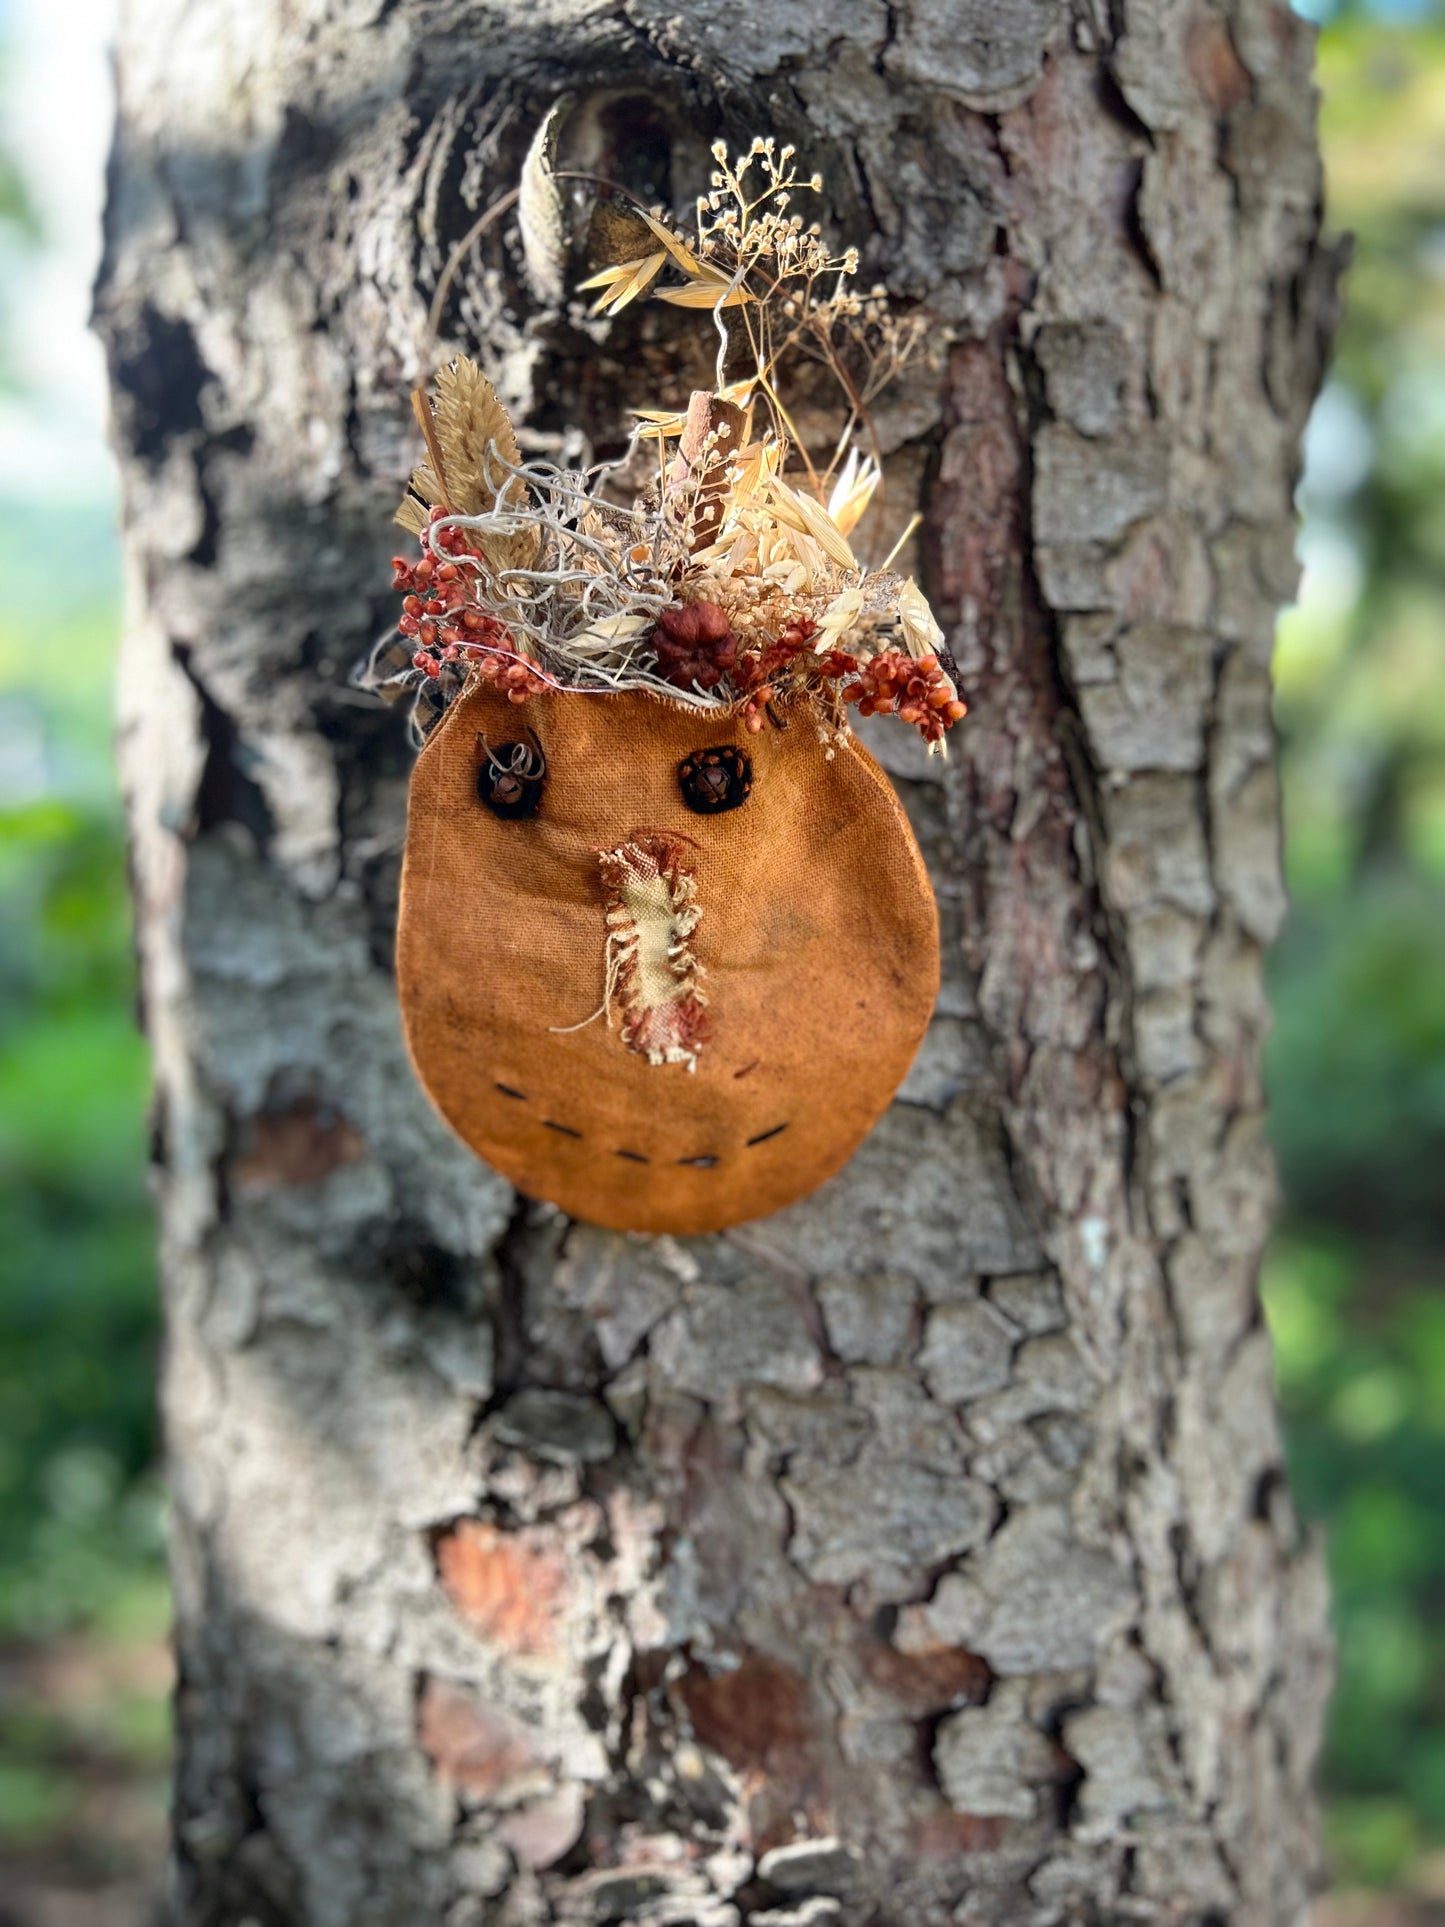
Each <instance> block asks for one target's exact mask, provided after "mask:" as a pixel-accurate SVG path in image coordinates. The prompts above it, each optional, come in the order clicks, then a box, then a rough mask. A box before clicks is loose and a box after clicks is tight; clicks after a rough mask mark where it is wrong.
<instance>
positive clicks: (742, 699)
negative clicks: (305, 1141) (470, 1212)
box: [374, 143, 964, 1233]
mask: <svg viewBox="0 0 1445 1927" xmlns="http://www.w3.org/2000/svg"><path fill="white" fill-rule="evenodd" d="M717 152H718V160H719V173H718V174H717V175H715V176H714V194H713V196H712V198H711V202H709V201H707V200H705V201H704V202H703V203H702V204H701V205H700V208H699V223H698V232H697V235H696V237H695V238H694V239H693V241H692V242H691V244H689V243H688V242H686V241H683V240H681V239H680V238H679V237H677V236H676V235H675V234H673V233H672V231H671V230H670V229H669V228H668V227H666V226H665V225H664V224H663V223H662V222H661V221H660V220H658V219H656V218H655V217H653V216H651V215H647V214H638V215H636V216H635V217H634V226H635V227H636V228H637V229H638V230H639V235H640V238H639V241H638V243H637V245H638V246H639V247H640V246H641V245H642V239H641V237H645V242H646V246H647V249H648V252H647V253H646V254H645V255H642V254H640V253H639V254H638V255H636V256H634V257H633V258H631V259H628V260H625V261H620V262H614V263H612V264H611V265H609V266H608V267H607V268H605V269H604V270H603V271H602V273H601V274H599V275H597V276H595V277H594V280H593V285H595V286H600V287H601V288H602V289H603V294H602V300H601V304H600V305H601V306H604V307H607V308H609V309H611V310H614V311H615V309H616V308H617V307H619V306H621V305H624V304H625V302H626V301H628V300H632V299H635V298H636V297H637V296H638V295H639V294H641V293H643V292H644V291H646V290H647V289H648V287H649V286H650V285H651V284H652V283H654V282H656V281H658V280H659V278H660V277H661V275H662V274H663V271H664V270H668V269H670V270H672V271H673V274H672V275H671V276H670V277H669V279H678V280H680V282H681V286H680V287H671V286H663V287H661V288H659V289H656V290H654V291H655V292H657V293H659V294H660V295H661V296H662V297H663V298H672V299H674V300H681V301H682V302H683V305H693V306H706V307H709V308H711V309H713V310H714V311H715V316H717V317H721V315H722V311H723V310H724V309H725V308H728V307H732V308H736V309H739V310H740V311H741V314H742V316H743V317H744V319H745V321H746V323H747V324H748V325H747V326H746V327H745V328H744V329H743V330H742V331H741V333H742V335H743V337H744V338H745V339H746V340H747V341H749V342H751V343H752V344H753V362H754V373H753V379H752V380H747V381H743V382H737V383H734V384H732V385H731V386H726V385H724V384H723V382H722V380H721V376H722V373H723V370H722V368H721V367H720V369H719V388H718V391H717V392H716V393H699V394H695V395H694V396H693V397H692V400H691V403H690V405H689V407H688V408H687V410H686V412H685V413H683V414H679V415H676V416H673V417H668V416H666V415H662V414H648V415H646V416H644V417H643V426H642V428H641V429H640V430H639V432H638V435H637V436H636V437H635V438H634V461H633V464H632V467H631V469H630V470H628V471H624V470H623V465H622V464H614V465H612V467H611V469H599V470H593V471H584V472H581V473H576V472H568V471H564V470H561V469H558V468H555V467H553V466H551V465H550V464H547V463H543V462H536V461H534V462H526V461H524V460H523V458H522V454H521V451H520V448H519V446H518V443H517V438H516V435H515V432H514V430H513V427H512V424H511V422H510V421H509V419H508V417H507V415H506V413H505V411H504V410H503V408H502V406H501V404H500V402H499V401H498V399H497V397H496V395H495V393H494V392H493V390H492V388H491V386H490V384H489V383H488V382H487V380H486V378H485V377H484V376H483V375H482V374H481V372H480V371H479V370H478V369H477V368H476V366H475V365H474V364H473V363H471V362H469V361H466V360H461V359H459V360H457V361H454V362H453V363H452V364H451V365H450V367H448V368H446V369H445V370H444V371H443V372H442V373H441V374H440V376H439V377H438V379H437V382H436V384H435V392H434V396H433V397H432V398H426V397H423V396H420V395H419V396H418V397H417V398H416V399H417V403H418V416H419V420H420V422H421V426H422V430H423V434H424V437H425V440H426V446H427V454H428V459H427V461H426V462H425V463H424V464H422V466H420V467H419V468H418V469H417V470H416V471H415V473H414V474H413V477H412V481H411V487H410V490H409V492H408V497H407V500H406V501H405V503H404V504H403V507H402V511H401V513H400V514H399V516H398V518H397V519H398V521H400V522H401V523H402V524H403V526H405V527H406V528H408V530H409V531H410V532H412V533H413V534H415V535H416V536H417V537H418V539H419V543H420V552H419V553H418V554H415V555H413V556H411V557H398V558H397V559H396V562H395V565H394V566H395V573H396V583H397V587H398V588H399V589H400V590H401V591H402V592H403V594H404V598H405V600H404V602H403V610H402V616H401V621H400V623H399V625H398V627H399V630H400V633H401V635H402V637H403V638H404V645H403V646H404V648H405V649H406V651H407V658H408V659H407V660H406V661H405V666H404V667H403V668H402V669H401V670H400V672H399V673H397V674H394V675H392V676H391V677H390V678H389V681H390V685H391V688H392V690H393V691H396V690H410V691H414V692H415V694H416V708H415V710H414V721H415V724H416V726H417V729H418V732H419V733H420V734H423V735H424V743H423V747H422V749H421V753H420V755H419V757H418V760H417V763H416V767H415V770H414V773H413V776H412V781H411V789H410V796H409V802H408V817H407V840H406V852H405V858H404V864H403V871H402V892H401V912H400V921H399V927H398V935H397V979H398V990H399V994H400V1000H401V1010H402V1016H403V1021H404V1025H405V1031H406V1038H407V1044H408V1048H409V1050H410V1053H411V1058H412V1062H413V1064H414V1066H415V1069H416V1072H417V1075H418V1077H419V1078H420V1080H421V1082H422V1084H423V1085H424V1087H425V1088H426V1090H427V1092H428V1094H429V1095H430V1097H431V1099H432V1101H433V1102H434V1103H435V1105H436V1106H437V1109H438V1110H439V1111H440V1112H441V1114H442V1116H443V1117H444V1118H445V1119H446V1121H447V1123H448V1124H449V1125H450V1126H451V1127H452V1129H453V1130H454V1131H456V1132H457V1134H458V1135H459V1136H460V1137H461V1138H462V1139H463V1140H464V1141H465V1142H466V1143H467V1144H468V1145H469V1146H470V1147H471V1148H472V1149H473V1150H474V1151H475V1152H476V1153H477V1154H478V1155H479V1156H480V1157H482V1158H484V1159H485V1160H486V1162H487V1163H488V1164H490V1165H492V1166H493V1167H494V1168H495V1169H496V1170H497V1171H499V1172H500V1173H501V1174H502V1175H503V1176H504V1177H506V1178H507V1179H509V1180H510V1181H511V1182H512V1183H513V1184H515V1185H516V1186H517V1188H518V1189H519V1190H520V1191H522V1192H523V1193H524V1194H526V1195H528V1196H531V1197H535V1198H542V1199H547V1200H550V1201H551V1202H553V1203H555V1204H557V1205H559V1206H560V1207H561V1208H562V1209H563V1210H564V1211H566V1212H568V1213H570V1214H571V1215H573V1216H575V1217H579V1218H583V1219H586V1220H589V1221H590V1222H592V1223H594V1224H600V1225H606V1226H610V1227H614V1228H617V1229H625V1230H637V1231H648V1232H673V1233H690V1232H705V1231H716V1230H720V1229H722V1228H724V1227H726V1226H728V1225H732V1224H736V1223H739V1222H741V1221H743V1220H746V1219H750V1218H756V1217H759V1216H762V1215H763V1214H765V1213H767V1212H771V1211H775V1210H777V1209H779V1208H780V1207H781V1206H783V1205H785V1204H788V1203H790V1202H791V1201H793V1200H794V1199H796V1198H799V1197H801V1196H803V1195H805V1194H806V1193H807V1192H809V1191H811V1190H813V1189H814V1188H815V1187H816V1186H817V1185H819V1184H821V1183H822V1182H823V1181H824V1179H826V1178H827V1177H829V1176H830V1175H831V1174H832V1173H833V1172H835V1171H836V1170H837V1169H838V1168H839V1167H840V1166H841V1165H842V1164H843V1163H844V1162H845V1161H846V1159H847V1158H848V1157H849V1156H850V1155H851V1154H852V1152H853V1151H854V1150H855V1149H856V1148H857V1146H858V1144H859V1143H860V1142H861V1140H862V1138H863V1137H864V1135H865V1134H866V1133H867V1131H868V1129H869V1128H870V1126H871V1125H872V1124H873V1123H874V1122H875V1120H876V1119H877V1117H878V1116H879V1114H880V1113H881V1112H882V1111H883V1109H884V1108H885V1107H886V1106H887V1104H888V1102H889V1101H890V1099H891V1098H892V1096H893V1094H894V1092H895V1091H896V1090H897V1088H898V1085H899V1084H900V1083H901V1081H902V1079H903V1078H904V1076H905V1075H906V1074H907V1071H908V1068H909V1065H910V1063H911V1062H912V1059H913V1056H914V1053H915V1051H916V1050H917V1047H918V1044H919V1041H920V1039H921V1037H922V1035H923V1031H924V1029H925V1026H926V1025H927V1023H928V1019H929V1016H930V1014H931V1012H932V1009H933V1004H934V1000H935V997H936V994H937V989H938V974H939V966H938V921H937V913H936V910H935V907H934V901H933V895H932V891H931V889H930V886H929V882H928V878H927V876H926V874H925V872H924V868H923V863H922V860H921V858H920V856H919V852H918V849H917V845H916V844H915V842H914V840H913V835H912V832H911V830H910V829H909V826H908V823H907V820H906V818H905V816H904V814H903V811H902V809H901V808H900V806H899V804H898V801H897V799H896V798H895V796H894V793H893V790H892V788H891V786H890V784H889V783H888V780H887V778H886V777H885V776H884V774H883V772H882V771H881V770H880V768H879V767H878V765H877V764H876V763H875V762H874V760H873V758H872V757H871V756H870V755H869V754H868V753H867V751H866V750H864V749H863V748H862V746H861V745H860V744H859V743H858V742H857V740H856V738H855V737H854V736H853V734H852V733H851V731H850V729H849V727H848V712H849V709H850V707H854V706H856V707H858V708H859V709H860V710H861V711H862V712H863V713H865V714H872V713H893V714H896V715H898V716H899V717H900V718H901V719H902V720H903V721H905V722H909V723H912V724H913V725H914V726H915V727H917V728H919V729H920V730H921V731H922V733H923V734H924V736H925V737H926V738H927V739H928V741H929V742H930V744H931V745H933V744H938V743H939V742H940V741H941V739H942V737H943V734H944V731H945V730H946V729H947V728H948V727H949V726H950V725H951V724H952V723H954V722H955V721H957V720H958V718H959V717H960V716H962V714H963V713H964V706H963V704H962V703H961V702H960V700H959V698H958V693H957V690H956V687H955V683H954V677H953V674H952V673H951V672H952V667H953V666H952V663H951V660H950V659H949V658H948V657H947V655H946V652H944V651H943V649H942V646H941V645H942V638H941V635H940V632H939V631H938V628H937V626H936V624H935V623H934V621H933V618H932V615H931V613H930V611H929V609H928V605H927V603H926V602H925V601H924V598H923V596H922V595H921V593H920V592H919V590H918V589H917V588H916V587H915V586H914V584H913V583H912V582H911V581H903V580H902V579H900V578H899V577H898V576H896V575H894V574H892V573H891V572H890V571H889V569H888V568H887V567H886V566H884V567H882V568H878V569H873V570H867V569H865V568H864V567H863V566H862V565H861V564H860V563H859V562H858V561H857V559H856V558H855V556H854V553H853V549H852V547H851V544H850V541H849V535H850V533H851V530H852V528H853V526H854V525H855V524H856V523H857V521H858V519H859V517H860V516H861V514H862V512H863V509H864V508H865V507H866V506H867V503H868V499H869V497H870V496H871V494H872V492H873V489H874V487H875V486H876V483H877V470H876V467H875V466H874V465H873V464H871V463H868V462H865V461H862V460H861V459H860V458H859V457H858V456H857V455H856V454H854V455H849V454H847V453H846V450H845V449H844V447H843V445H842V444H841V443H840V445H839V455H838V456H837V457H836V458H835V460H834V462H833V464H832V465H831V472H830V473H824V474H822V475H820V474H819V473H818V471H817V469H816V467H814V466H812V465H810V464H808V463H807V462H806V461H804V462H803V463H802V465H801V472H800V473H798V474H796V475H795V474H794V473H792V472H789V473H788V474H787V475H786V479H785V475H784V470H785V466H786V464H787V461H788V456H789V450H790V444H789V438H788V436H787V435H786V433H785V428H784V425H783V423H781V422H780V421H779V420H778V418H777V413H776V403H775V401H774V402H773V404H772V408H771V409H768V408H765V407H764V406H763V405H762V401H763V400H766V399H771V398H773V396H774V382H773V375H774V373H775V370H776V367H777V365H778V363H779V361H780V360H781V359H782V355H783V350H784V349H785V348H787V347H789V346H797V345H798V343H797V342H796V341H792V340H785V341H783V342H782V343H781V345H780V343H779V340H778V339H777V338H776V337H775V336H773V335H770V332H769V326H768V322H769V317H770V316H772V315H774V314H777V313H779V312H782V313H783V314H784V315H785V320H786V330H794V331H796V327H797V320H796V317H797V312H798V310H799V308H800V306H801V307H802V309H803V312H804V316H805V320H806V322H807V325H808V326H809V327H811V329H812V330H813V339H814V340H815V341H816V340H819V339H822V340H826V341H827V342H828V343H829V344H830V345H831V347H832V351H833V352H834V353H835V354H836V355H838V356H839V357H840V359H841V358H842V357H843V356H844V355H845V354H846V353H847V352H848V350H849V349H850V347H851V348H857V347H861V348H862V349H864V350H870V349H871V351H872V352H873V353H874V355H875V357H878V358H879V359H883V358H885V357H891V359H892V361H893V362H895V363H896V361H898V360H900V359H901V358H902V355H903V353H905V352H906V351H907V348H908V346H909V342H908V340H907V339H906V331H904V330H901V329H897V328H895V329H894V334H893V336H892V338H891V339H889V338H887V335H886V327H885V317H884V315H883V313H882V311H881V309H879V308H877V306H876V304H875V311H873V312H870V311H869V310H868V308H867V306H866V304H864V303H860V302H858V300H857V297H853V296H851V295H848V296H847V298H846V300H845V299H844V297H843V295H841V294H834V295H832V296H830V297H829V299H828V300H827V301H824V300H822V299H821V298H820V297H815V298H814V299H813V301H812V304H811V307H809V306H808V304H807V302H806V301H800V294H801V292H802V291H804V290H805V289H806V290H813V289H815V288H816V285H817V283H818V281H819V278H820V274H821V271H822V269H823V268H825V267H826V268H827V269H828V270H830V271H831V273H832V275H833V278H834V279H835V280H836V281H837V282H838V285H839V288H840V289H841V288H842V287H844V285H845V283H844V280H843V276H842V274H840V272H839V271H840V270H846V269H847V268H848V267H849V266H850V265H851V263H849V262H847V261H834V260H831V259H830V258H829V257H828V256H827V255H826V252H825V251H824V249H823V246H822V243H821V242H820V241H819V240H818V238H817V236H816V233H814V232H813V231H809V230H803V229H802V228H801V224H800V223H799V222H798V221H797V219H796V217H789V216H787V215H786V214H785V213H784V212H783V209H784V208H786V206H787V202H788V197H789V194H790V190H792V189H793V188H794V187H795V186H796V180H795V177H794V175H793V173H792V170H791V168H790V166H789V154H788V151H787V150H784V151H783V153H782V154H781V155H780V156H779V155H775V153H774V152H773V150H772V149H771V147H769V146H768V145H767V144H766V143H758V144H757V145H756V146H755V148H754V151H753V153H752V154H751V155H750V156H748V157H747V158H746V159H745V160H744V161H742V162H741V163H738V164H733V165H730V164H729V163H728V162H727V160H726V156H725V154H724V153H723V152H722V150H717ZM752 167H758V168H760V169H761V170H762V175H763V181H762V186H763V193H762V195H761V198H759V196H758V194H757V192H756V191H753V192H752V194H751V198H750V196H749V187H748V183H747V181H746V176H747V174H748V171H749V169H750V168H752ZM779 202H781V205H779ZM740 206H741V207H742V208H743V209H744V210H745V211H746V215H747V219H746V220H745V221H743V220H740V217H739V207H740ZM760 209H761V212H760V211H759V210H760ZM618 225H619V224H618V221H617V217H616V213H615V211H614V212H613V215H612V219H611V223H610V226H611V230H612V231H613V232H615V231H616V229H617V227H618ZM750 229H751V230H757V232H750ZM800 256H804V257H806V260H805V261H804V263H803V267H802V270H801V271H800V270H799V257H800ZM780 289H781V290H782V291H783V298H781V299H780ZM789 303H791V312H788V304H789ZM850 304H851V306H850ZM725 332H728V333H730V335H732V336H735V335H736V334H737V333H738V332H739V331H738V330H737V329H736V326H734V328H733V329H732V330H731V331H725ZM840 336H841V337H842V340H841V343H840V340H839V337H840ZM880 343H881V346H880ZM725 353H726V350H725ZM722 359H723V357H720V361H721V360H722ZM769 414H771V419H767V418H766V417H767V416H768V415H769ZM639 449H640V450H641V451H642V453H643V457H644V459H645V460H647V461H648V462H650V468H651V475H650V479H645V480H644V481H643V485H642V487H641V489H640V490H639V491H636V492H635V497H634V499H633V500H632V501H631V503H630V504H629V503H625V502H623V501H618V500H615V499H613V497H614V494H615V493H617V492H618V489H617V480H618V476H619V474H620V473H623V472H626V473H630V474H631V475H632V476H634V477H635V476H636V474H637V473H638V470H639V467H640V466H641V465H640V464H639V463H638V462H637V460H636V454H637V451H638V450H639ZM641 472H642V473H643V475H644V476H646V474H647V470H646V468H642V471H641ZM385 647H386V645H383V648H385ZM393 648H394V645H393ZM374 680H382V679H381V678H380V677H374Z"/></svg>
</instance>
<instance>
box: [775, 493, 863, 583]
mask: <svg viewBox="0 0 1445 1927" xmlns="http://www.w3.org/2000/svg"><path fill="white" fill-rule="evenodd" d="M768 496H769V500H770V501H771V503H772V506H773V513H774V514H775V515H776V517H777V519H778V520H779V521H780V522H781V523H782V524H783V526H784V528H790V529H797V530H798V531H799V532H800V533H801V534H803V535H808V536H811V537H812V539H813V540H814V541H815V542H816V543H817V544H818V547H819V548H820V549H822V551H823V553H824V554H825V555H827V556H829V557H831V559H832V560H833V561H834V562H836V563H838V564H839V566H840V567H842V568H845V569H856V568H857V567H858V558H857V557H856V556H855V555H854V553H853V551H852V549H850V548H849V546H848V544H847V541H846V540H845V539H844V537H843V535H842V534H841V533H840V532H839V530H838V529H837V528H835V527H834V524H833V519H832V517H831V516H830V515H829V513H828V511H827V510H826V509H825V508H824V507H823V504H822V503H821V502H815V501H814V500H813V499H812V497H811V496H808V495H799V494H796V493H795V492H794V491H793V490H792V489H790V488H789V487H788V485H787V483H786V482H784V481H782V480H781V479H780V478H779V477H778V476H776V475H775V476H773V477H772V479H771V480H770V481H769V483H768Z"/></svg>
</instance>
